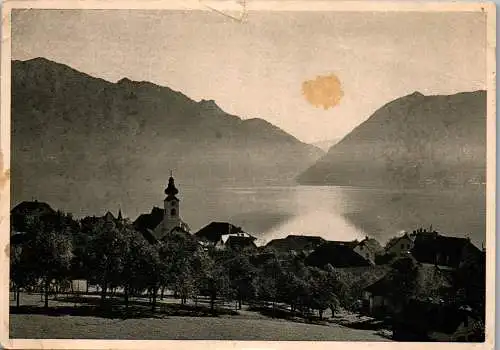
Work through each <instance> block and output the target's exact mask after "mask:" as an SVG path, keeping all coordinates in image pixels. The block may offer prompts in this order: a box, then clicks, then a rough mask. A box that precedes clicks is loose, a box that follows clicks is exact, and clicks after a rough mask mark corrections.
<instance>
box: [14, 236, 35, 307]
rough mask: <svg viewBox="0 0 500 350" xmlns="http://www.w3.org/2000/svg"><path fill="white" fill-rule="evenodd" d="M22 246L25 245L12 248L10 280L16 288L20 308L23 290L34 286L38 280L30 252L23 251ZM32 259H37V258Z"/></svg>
mask: <svg viewBox="0 0 500 350" xmlns="http://www.w3.org/2000/svg"><path fill="white" fill-rule="evenodd" d="M22 246H23V244H11V246H10V280H11V282H12V284H13V287H14V293H15V294H14V298H15V300H16V306H17V307H18V308H19V303H20V300H19V296H20V291H21V289H22V288H26V287H30V286H32V285H33V284H34V282H35V280H36V274H35V272H36V271H34V269H33V268H32V267H33V266H34V265H33V264H32V266H31V268H30V256H29V254H27V253H29V251H27V250H26V248H25V249H23V247H22ZM31 258H32V260H34V259H35V257H31ZM32 263H33V261H32Z"/></svg>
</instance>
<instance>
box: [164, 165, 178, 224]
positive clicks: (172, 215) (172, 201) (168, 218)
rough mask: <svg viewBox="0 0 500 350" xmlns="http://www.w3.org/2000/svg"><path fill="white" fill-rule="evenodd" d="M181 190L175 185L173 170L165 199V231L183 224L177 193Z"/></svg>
mask: <svg viewBox="0 0 500 350" xmlns="http://www.w3.org/2000/svg"><path fill="white" fill-rule="evenodd" d="M178 193H179V190H178V189H177V188H176V187H175V182H174V178H173V176H172V172H170V178H169V179H168V185H167V188H166V189H165V194H166V195H167V197H165V200H164V201H163V205H164V210H165V215H164V217H163V232H165V233H169V232H170V231H171V230H172V229H173V228H175V227H179V226H180V225H181V218H180V215H179V202H180V201H179V198H177V197H176V195H177V194H178Z"/></svg>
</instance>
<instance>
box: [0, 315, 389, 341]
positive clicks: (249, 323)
mask: <svg viewBox="0 0 500 350" xmlns="http://www.w3.org/2000/svg"><path fill="white" fill-rule="evenodd" d="M10 338H23V339H24V338H48V339H50V338H53V339H68V338H75V339H78V338H80V339H81V338H88V339H143V340H146V339H147V340H157V339H164V340H166V339H172V340H174V339H175V340H189V339H192V340H203V339H206V340H337V341H383V340H386V339H385V338H383V337H381V336H378V335H376V334H375V333H374V331H366V330H357V329H350V328H346V327H342V326H338V325H327V326H321V325H314V324H303V323H295V322H290V321H286V320H271V319H245V318H236V317H178V316H173V317H166V318H158V319H154V318H145V319H125V320H122V319H106V318H99V317H83V316H60V317H55V316H46V315H12V316H11V317H10Z"/></svg>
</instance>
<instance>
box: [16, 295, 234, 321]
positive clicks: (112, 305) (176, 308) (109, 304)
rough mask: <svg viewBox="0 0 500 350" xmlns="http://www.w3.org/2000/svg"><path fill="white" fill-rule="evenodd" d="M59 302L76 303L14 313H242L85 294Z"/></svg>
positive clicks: (24, 308) (108, 315)
mask: <svg viewBox="0 0 500 350" xmlns="http://www.w3.org/2000/svg"><path fill="white" fill-rule="evenodd" d="M55 301H59V302H69V303H75V304H83V305H74V306H50V305H49V308H45V307H43V306H33V305H21V306H19V307H15V306H11V307H10V313H11V314H31V315H47V316H91V317H103V318H111V319H117V318H118V319H130V318H136V319H139V318H164V317H168V316H191V317H217V316H221V315H238V314H239V313H238V312H237V311H234V310H230V309H227V308H220V307H217V308H216V309H214V310H211V309H210V307H207V306H206V305H182V304H174V303H168V304H167V303H158V304H157V306H156V309H155V311H152V309H151V304H149V303H148V302H147V301H143V300H134V301H131V302H130V303H129V306H128V307H126V306H125V305H124V304H123V300H118V299H111V298H110V299H108V300H107V301H106V303H105V305H104V306H101V305H100V300H99V299H98V298H88V297H84V296H82V297H81V296H63V297H59V298H57V299H55Z"/></svg>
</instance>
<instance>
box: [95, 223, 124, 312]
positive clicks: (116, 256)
mask: <svg viewBox="0 0 500 350" xmlns="http://www.w3.org/2000/svg"><path fill="white" fill-rule="evenodd" d="M123 233H124V232H123V230H120V229H119V228H118V227H117V226H116V225H115V224H114V223H113V222H109V221H105V220H100V221H98V222H97V223H96V225H95V226H93V228H92V240H91V242H90V249H89V252H90V257H89V260H90V274H91V276H89V277H90V279H94V280H96V281H97V283H98V284H99V286H100V287H101V307H104V306H105V302H106V295H107V291H108V289H109V288H114V287H117V286H120V285H121V284H122V281H121V277H122V276H123V267H124V265H123V263H124V257H125V256H126V255H127V254H128V242H127V240H126V239H125V237H124V234H123Z"/></svg>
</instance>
